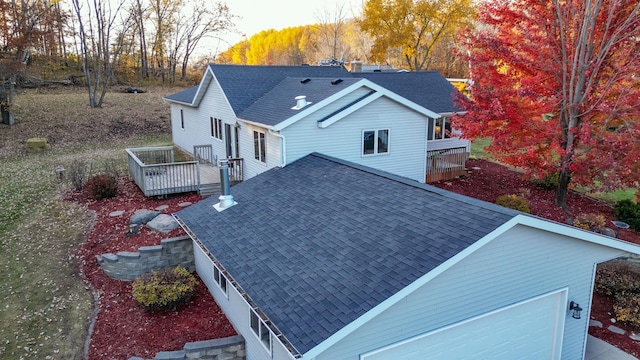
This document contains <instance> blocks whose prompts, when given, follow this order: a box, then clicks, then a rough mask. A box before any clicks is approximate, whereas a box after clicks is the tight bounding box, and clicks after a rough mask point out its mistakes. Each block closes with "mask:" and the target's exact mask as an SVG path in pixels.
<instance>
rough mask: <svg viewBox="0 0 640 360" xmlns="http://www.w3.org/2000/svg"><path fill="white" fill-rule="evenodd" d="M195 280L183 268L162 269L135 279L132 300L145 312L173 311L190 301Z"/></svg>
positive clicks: (194, 287)
mask: <svg viewBox="0 0 640 360" xmlns="http://www.w3.org/2000/svg"><path fill="white" fill-rule="evenodd" d="M196 284H197V281H196V278H195V276H193V275H191V274H190V273H189V272H188V271H187V270H185V269H184V268H183V267H181V266H178V267H176V268H173V269H163V270H160V271H155V272H152V273H149V274H146V275H143V276H141V277H139V278H137V279H136V280H135V281H134V282H133V289H132V295H133V298H134V299H135V300H136V301H137V302H138V303H140V305H142V307H144V308H145V310H147V311H155V310H163V309H172V310H175V309H177V308H179V307H181V306H183V305H186V304H188V303H189V301H191V298H192V297H193V294H194V293H195V290H196Z"/></svg>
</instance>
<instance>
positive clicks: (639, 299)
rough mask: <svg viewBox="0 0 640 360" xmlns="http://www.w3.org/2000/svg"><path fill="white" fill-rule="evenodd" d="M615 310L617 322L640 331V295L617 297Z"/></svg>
mask: <svg viewBox="0 0 640 360" xmlns="http://www.w3.org/2000/svg"><path fill="white" fill-rule="evenodd" d="M613 310H614V312H615V313H616V320H618V321H622V322H624V323H627V324H629V325H631V326H633V327H635V328H636V329H640V295H638V294H635V295H629V296H616V303H615V305H613Z"/></svg>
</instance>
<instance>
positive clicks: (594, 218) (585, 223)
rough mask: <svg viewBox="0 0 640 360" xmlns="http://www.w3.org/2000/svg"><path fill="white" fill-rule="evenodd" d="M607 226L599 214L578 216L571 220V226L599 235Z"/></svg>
mask: <svg viewBox="0 0 640 360" xmlns="http://www.w3.org/2000/svg"><path fill="white" fill-rule="evenodd" d="M606 224H607V220H606V219H605V218H604V216H602V215H599V214H591V213H589V214H579V215H578V216H576V218H575V219H573V226H575V227H577V228H580V229H584V230H589V231H593V232H597V233H599V232H600V231H601V230H602V229H603V228H604V227H605V225H606Z"/></svg>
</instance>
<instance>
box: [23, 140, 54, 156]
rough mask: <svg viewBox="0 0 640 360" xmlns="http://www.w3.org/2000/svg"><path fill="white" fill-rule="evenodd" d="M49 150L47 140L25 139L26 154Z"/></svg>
mask: <svg viewBox="0 0 640 360" xmlns="http://www.w3.org/2000/svg"><path fill="white" fill-rule="evenodd" d="M49 149H51V146H50V145H49V144H47V138H31V139H27V146H26V150H27V152H28V153H40V152H44V151H45V150H49Z"/></svg>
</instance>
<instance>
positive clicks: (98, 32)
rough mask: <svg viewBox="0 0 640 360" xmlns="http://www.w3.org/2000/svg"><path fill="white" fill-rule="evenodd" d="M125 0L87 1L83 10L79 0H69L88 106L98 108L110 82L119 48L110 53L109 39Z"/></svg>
mask: <svg viewBox="0 0 640 360" xmlns="http://www.w3.org/2000/svg"><path fill="white" fill-rule="evenodd" d="M124 1H125V0H119V2H117V3H113V4H112V2H110V1H106V2H103V1H102V0H87V1H86V5H87V10H86V11H84V9H83V7H82V5H83V4H80V0H72V3H73V8H74V11H75V14H76V20H77V22H78V32H79V33H78V35H79V36H80V51H81V57H82V70H83V72H84V77H85V85H86V87H87V91H88V93H89V105H90V106H91V107H92V108H96V107H102V102H103V100H104V96H105V94H106V93H107V89H108V88H109V86H110V84H111V81H112V80H113V74H114V69H113V64H114V59H116V58H117V55H118V51H120V49H121V48H118V47H116V48H115V49H114V51H113V52H112V49H111V37H112V32H113V31H114V27H115V21H116V19H117V17H118V13H119V12H120V9H121V8H122V6H123V5H124Z"/></svg>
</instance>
